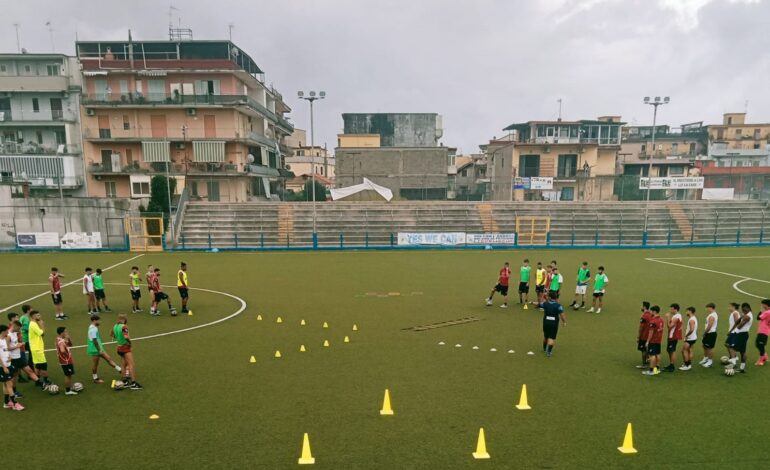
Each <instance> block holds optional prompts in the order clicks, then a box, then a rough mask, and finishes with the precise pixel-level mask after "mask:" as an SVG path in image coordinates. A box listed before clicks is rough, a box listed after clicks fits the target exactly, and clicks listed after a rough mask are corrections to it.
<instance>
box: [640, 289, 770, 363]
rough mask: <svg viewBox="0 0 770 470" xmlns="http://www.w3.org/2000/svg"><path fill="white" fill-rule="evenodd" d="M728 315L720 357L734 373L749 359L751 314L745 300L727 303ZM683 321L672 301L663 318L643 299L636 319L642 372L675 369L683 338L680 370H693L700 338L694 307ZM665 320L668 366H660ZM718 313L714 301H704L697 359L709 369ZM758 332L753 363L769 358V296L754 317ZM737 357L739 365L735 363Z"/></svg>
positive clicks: (678, 309) (688, 310) (715, 336)
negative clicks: (695, 348)
mask: <svg viewBox="0 0 770 470" xmlns="http://www.w3.org/2000/svg"><path fill="white" fill-rule="evenodd" d="M728 308H729V310H730V314H729V316H728V317H727V320H728V330H727V339H726V341H725V347H726V348H727V355H726V356H723V357H722V358H721V361H720V362H722V364H723V365H724V366H725V373H726V374H727V375H733V374H734V373H735V371H736V367H737V371H738V372H739V373H745V372H746V363H747V361H748V357H747V356H748V353H747V349H748V343H749V335H750V333H751V327H752V325H753V323H754V313H753V312H752V310H751V305H749V304H748V303H747V302H744V303H742V304H738V303H737V302H731V303H730V304H729V306H728ZM685 314H686V317H687V318H686V320H685V319H684V318H683V317H682V314H681V313H680V306H679V304H677V303H673V304H671V305H670V306H669V311H668V312H667V313H666V314H665V320H664V318H663V317H661V315H660V307H659V306H657V305H653V306H650V303H649V302H646V301H645V302H642V316H641V318H640V321H639V334H638V350H639V351H641V353H642V363H641V364H640V365H638V366H637V368H640V369H644V371H643V372H642V373H643V374H644V375H658V374H660V373H661V371H663V372H674V371H675V370H676V361H677V346H678V344H679V342H680V341H683V342H684V344H683V346H682V356H683V364H682V365H681V366H680V367H679V370H681V371H688V370H691V369H692V360H693V357H694V356H695V352H694V346H695V344H696V343H697V341H698V338H699V328H698V317H697V315H696V309H695V307H687V308H686V309H685ZM664 323H665V324H666V326H667V327H668V336H667V343H666V352H668V358H669V364H668V366H666V367H664V368H661V367H660V361H661V360H660V353H661V345H662V342H663V330H664ZM718 324H719V314H717V312H716V305H715V304H714V303H708V304H706V319H705V326H704V328H703V335H702V337H701V343H702V345H703V359H701V361H700V362H699V364H700V365H701V366H702V367H705V368H709V367H712V366H713V365H714V348H715V347H716V344H717V336H718V335H717V328H718ZM757 324H758V327H757V334H756V338H755V341H754V344H755V346H756V348H757V350H758V351H759V359H758V360H757V361H756V362H755V363H754V365H757V366H763V365H764V364H765V363H766V362H767V361H768V355H767V351H766V349H765V348H766V347H767V338H768V336H770V299H764V300H762V301H761V312H760V314H759V315H758V316H757ZM739 357H740V365H739V364H738V361H739Z"/></svg>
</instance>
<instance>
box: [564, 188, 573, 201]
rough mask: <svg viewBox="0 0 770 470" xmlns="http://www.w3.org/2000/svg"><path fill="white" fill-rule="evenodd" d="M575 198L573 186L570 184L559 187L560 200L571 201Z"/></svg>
mask: <svg viewBox="0 0 770 470" xmlns="http://www.w3.org/2000/svg"><path fill="white" fill-rule="evenodd" d="M574 199H575V188H573V187H572V186H565V187H563V188H561V200H562V201H572V200H574Z"/></svg>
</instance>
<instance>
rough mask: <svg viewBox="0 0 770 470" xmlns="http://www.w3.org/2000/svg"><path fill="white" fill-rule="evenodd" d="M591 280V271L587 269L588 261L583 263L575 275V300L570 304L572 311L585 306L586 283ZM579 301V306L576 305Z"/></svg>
mask: <svg viewBox="0 0 770 470" xmlns="http://www.w3.org/2000/svg"><path fill="white" fill-rule="evenodd" d="M590 280H591V270H590V269H588V261H583V264H581V265H580V268H579V269H578V274H577V285H576V286H575V300H574V301H573V302H572V305H571V307H572V309H573V310H577V309H579V308H583V307H585V306H586V291H587V290H588V281H590ZM578 299H580V305H578Z"/></svg>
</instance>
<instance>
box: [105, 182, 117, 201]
mask: <svg viewBox="0 0 770 470" xmlns="http://www.w3.org/2000/svg"><path fill="white" fill-rule="evenodd" d="M104 194H105V195H106V196H107V197H118V185H117V184H116V183H115V182H114V181H105V182H104Z"/></svg>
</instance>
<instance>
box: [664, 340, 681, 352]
mask: <svg viewBox="0 0 770 470" xmlns="http://www.w3.org/2000/svg"><path fill="white" fill-rule="evenodd" d="M677 343H679V340H676V339H670V340H668V344H666V351H667V352H670V353H672V352H674V351H676V345H677Z"/></svg>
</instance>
